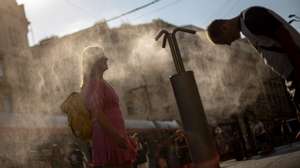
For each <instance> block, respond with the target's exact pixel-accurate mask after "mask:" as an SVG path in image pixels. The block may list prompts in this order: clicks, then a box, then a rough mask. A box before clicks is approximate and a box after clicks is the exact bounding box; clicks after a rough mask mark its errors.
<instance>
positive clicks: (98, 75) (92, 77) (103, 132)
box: [82, 47, 136, 168]
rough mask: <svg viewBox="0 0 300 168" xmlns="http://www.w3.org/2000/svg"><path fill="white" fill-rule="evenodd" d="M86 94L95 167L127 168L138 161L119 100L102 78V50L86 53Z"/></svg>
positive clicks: (84, 62)
mask: <svg viewBox="0 0 300 168" xmlns="http://www.w3.org/2000/svg"><path fill="white" fill-rule="evenodd" d="M82 60H83V61H82V63H83V65H82V66H83V67H82V69H83V77H84V79H83V84H84V85H83V95H84V98H85V102H86V106H87V109H88V110H89V112H90V113H91V119H92V123H93V127H92V142H91V145H92V164H93V165H94V166H95V167H102V166H105V167H113V168H126V167H131V164H132V163H133V162H134V160H135V158H136V147H135V144H134V143H133V141H132V140H131V139H129V137H128V136H127V133H126V129H125V125H124V119H123V117H122V113H121V110H120V107H119V99H118V96H117V94H116V92H115V91H114V89H113V88H112V87H111V86H110V85H109V84H108V83H107V82H106V81H105V80H104V79H103V73H104V71H105V70H107V69H108V65H107V57H105V55H104V52H103V50H102V49H101V48H99V47H88V48H87V49H85V50H84V52H83V59H82Z"/></svg>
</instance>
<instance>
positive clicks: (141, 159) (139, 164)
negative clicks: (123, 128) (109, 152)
mask: <svg viewBox="0 0 300 168" xmlns="http://www.w3.org/2000/svg"><path fill="white" fill-rule="evenodd" d="M132 137H133V139H134V140H135V142H136V144H137V158H136V160H135V161H134V163H133V168H148V161H147V149H146V147H145V145H144V143H143V142H142V140H141V138H139V134H138V133H134V134H133V135H132Z"/></svg>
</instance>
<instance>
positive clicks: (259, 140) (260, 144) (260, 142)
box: [251, 119, 273, 154]
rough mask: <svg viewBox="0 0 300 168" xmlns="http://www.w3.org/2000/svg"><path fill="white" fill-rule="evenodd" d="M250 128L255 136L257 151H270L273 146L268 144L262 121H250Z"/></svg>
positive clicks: (265, 152)
mask: <svg viewBox="0 0 300 168" xmlns="http://www.w3.org/2000/svg"><path fill="white" fill-rule="evenodd" d="M251 128H252V131H253V135H254V137H255V144H256V148H257V150H258V151H260V154H269V153H270V152H272V150H273V147H272V145H271V144H270V141H269V137H268V134H267V131H266V129H265V126H264V124H263V122H261V121H259V120H257V119H254V121H253V122H251Z"/></svg>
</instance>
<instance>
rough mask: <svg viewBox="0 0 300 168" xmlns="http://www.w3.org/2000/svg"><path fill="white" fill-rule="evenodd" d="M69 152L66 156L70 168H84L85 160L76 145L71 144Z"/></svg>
mask: <svg viewBox="0 0 300 168" xmlns="http://www.w3.org/2000/svg"><path fill="white" fill-rule="evenodd" d="M70 148H71V151H70V153H69V156H68V160H69V163H70V166H71V168H84V165H85V163H87V159H86V158H85V156H84V154H83V153H82V152H81V151H80V147H79V145H78V144H76V143H73V144H71V146H70Z"/></svg>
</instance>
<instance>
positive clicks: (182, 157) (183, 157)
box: [174, 129, 192, 168]
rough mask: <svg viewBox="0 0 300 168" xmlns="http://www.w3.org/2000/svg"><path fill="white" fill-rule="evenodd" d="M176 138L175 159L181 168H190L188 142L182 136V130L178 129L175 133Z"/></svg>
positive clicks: (190, 160)
mask: <svg viewBox="0 0 300 168" xmlns="http://www.w3.org/2000/svg"><path fill="white" fill-rule="evenodd" d="M175 134H176V137H175V139H174V141H175V144H176V153H177V158H178V159H179V162H180V167H181V168H191V167H192V159H191V155H190V151H189V146H188V140H187V138H186V137H185V135H184V132H183V130H182V129H178V130H176V132H175Z"/></svg>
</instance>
